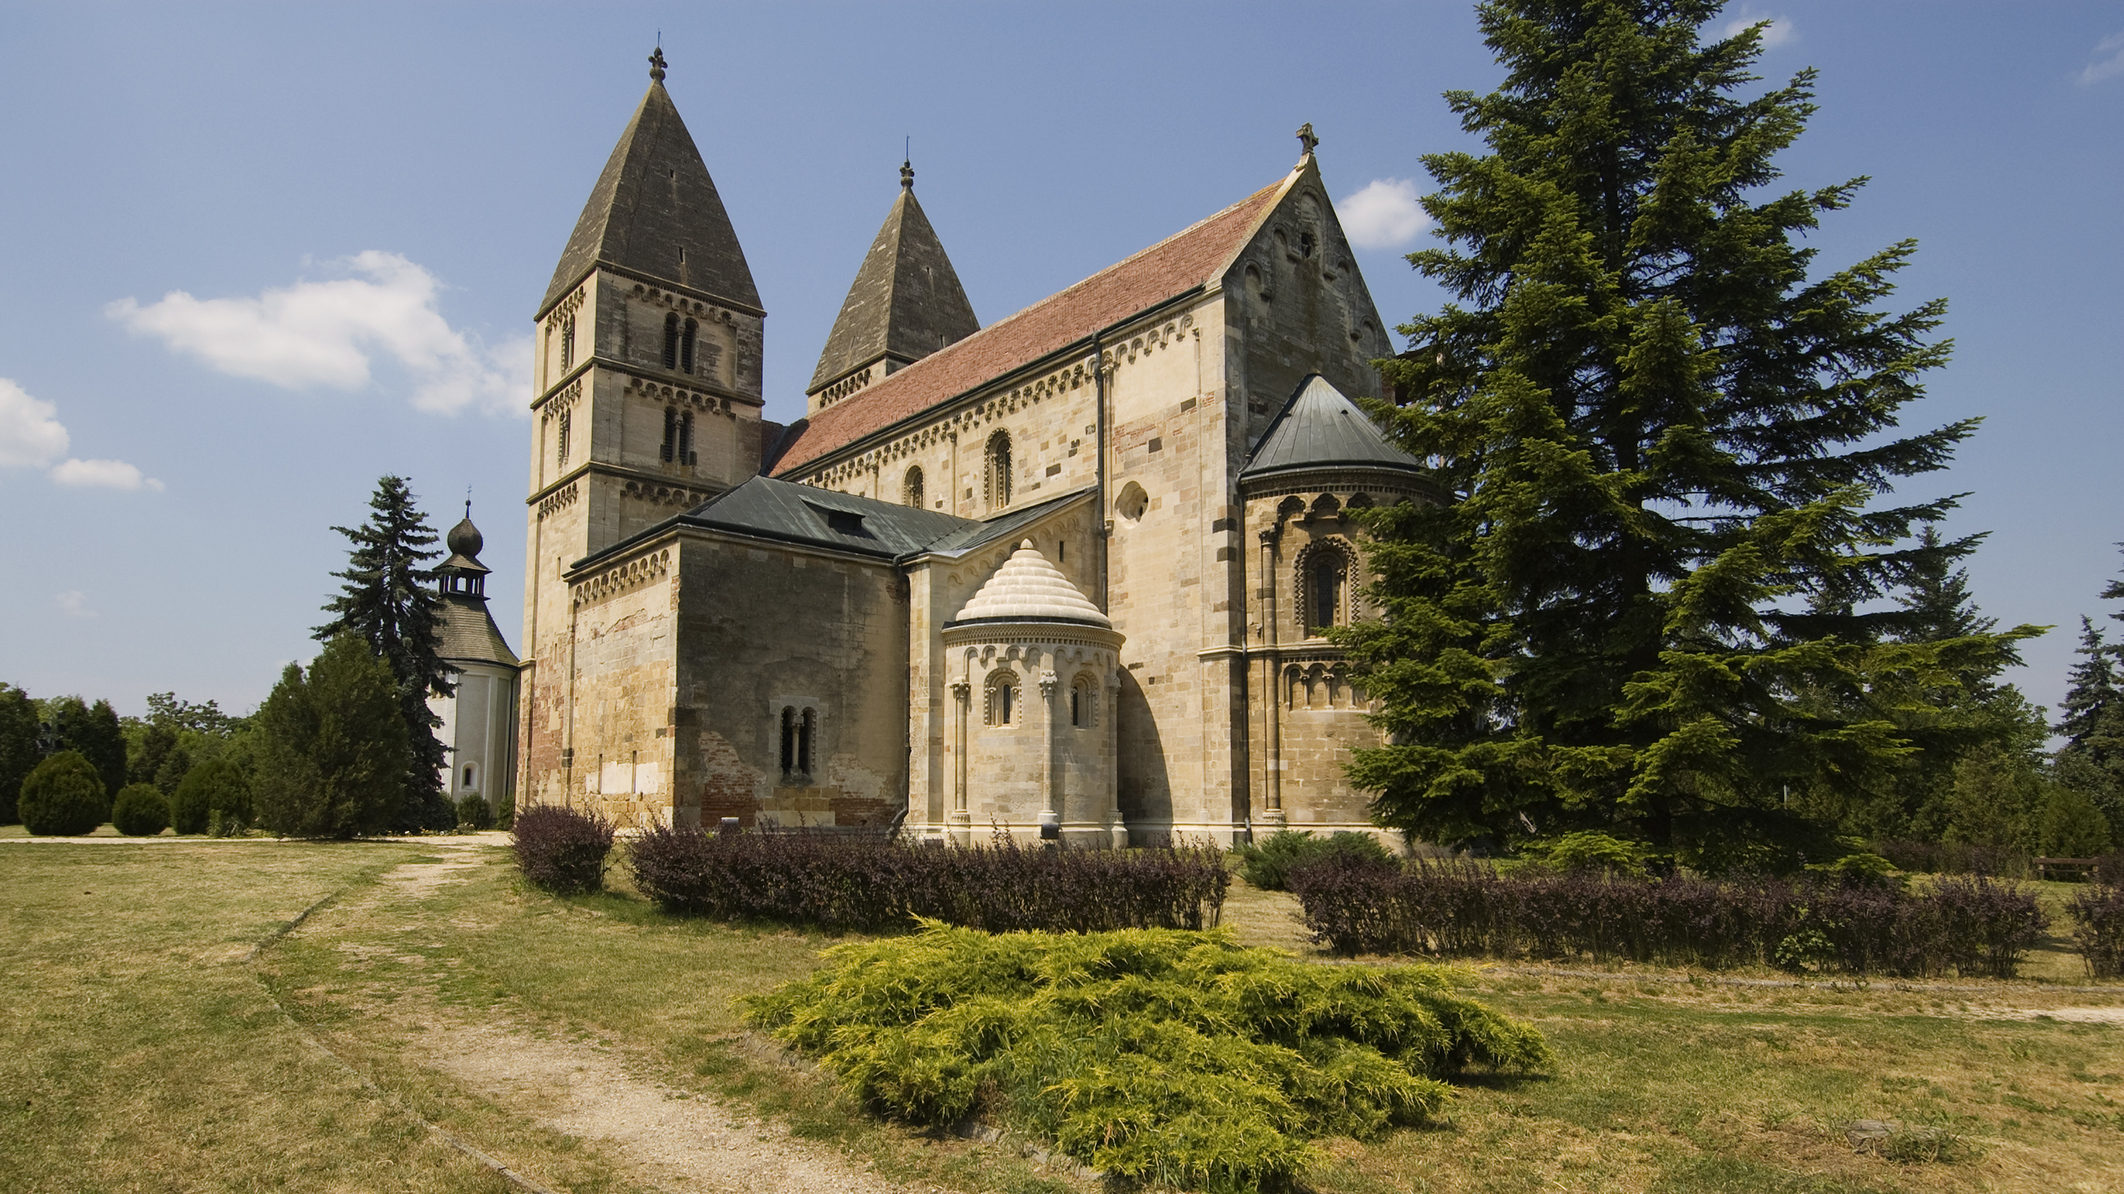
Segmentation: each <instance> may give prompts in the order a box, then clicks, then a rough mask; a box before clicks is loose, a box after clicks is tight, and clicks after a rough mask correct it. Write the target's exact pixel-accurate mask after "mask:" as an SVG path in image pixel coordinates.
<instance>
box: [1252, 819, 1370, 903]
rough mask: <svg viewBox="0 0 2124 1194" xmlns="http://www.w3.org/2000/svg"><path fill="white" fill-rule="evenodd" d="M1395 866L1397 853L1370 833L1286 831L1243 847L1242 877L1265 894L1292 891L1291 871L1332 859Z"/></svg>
mask: <svg viewBox="0 0 2124 1194" xmlns="http://www.w3.org/2000/svg"><path fill="white" fill-rule="evenodd" d="M1331 856H1332V857H1342V858H1352V859H1356V860H1359V861H1368V862H1382V863H1391V862H1393V861H1394V856H1393V854H1391V853H1389V852H1388V850H1387V848H1386V847H1385V846H1382V845H1380V844H1379V839H1378V838H1375V837H1373V836H1372V835H1371V834H1369V833H1348V832H1344V833H1337V834H1335V835H1333V836H1331V837H1314V836H1313V835H1312V834H1311V833H1308V832H1306V831H1304V830H1300V829H1283V830H1278V831H1277V832H1275V833H1272V834H1270V835H1268V836H1267V837H1265V838H1263V839H1261V840H1260V841H1259V842H1256V843H1249V844H1246V845H1243V846H1240V847H1239V876H1240V878H1242V879H1245V880H1246V881H1247V882H1248V883H1251V884H1253V885H1254V886H1255V887H1258V888H1260V889H1261V890H1263V891H1288V890H1290V875H1291V870H1292V869H1293V868H1295V867H1299V866H1303V865H1305V864H1306V863H1309V862H1317V861H1319V860H1320V859H1323V858H1328V857H1331Z"/></svg>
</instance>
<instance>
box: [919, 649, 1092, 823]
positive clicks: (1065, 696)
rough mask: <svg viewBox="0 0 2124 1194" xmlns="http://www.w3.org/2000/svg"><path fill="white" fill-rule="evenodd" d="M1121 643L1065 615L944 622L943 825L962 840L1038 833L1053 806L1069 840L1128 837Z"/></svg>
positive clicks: (1053, 810) (1051, 811)
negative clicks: (1120, 791) (1119, 779)
mask: <svg viewBox="0 0 2124 1194" xmlns="http://www.w3.org/2000/svg"><path fill="white" fill-rule="evenodd" d="M1118 643H1119V638H1118V636H1116V635H1114V634H1113V633H1112V632H1110V631H1105V630H1100V629H1095V628H1092V627H1080V626H1071V625H1065V624H1061V623H1052V624H1050V623H994V624H977V625H970V626H961V627H954V628H952V629H950V630H947V631H945V632H944V650H945V669H946V672H947V675H948V677H949V684H948V686H947V687H948V689H949V691H950V694H951V695H950V702H949V712H948V718H949V723H950V725H949V743H948V745H947V747H946V750H945V764H946V766H947V768H948V769H949V770H950V772H951V774H950V777H949V782H948V789H949V791H948V797H947V803H948V805H949V807H948V809H947V811H946V813H945V817H944V826H943V832H944V834H945V835H947V836H949V838H950V839H951V840H953V841H955V842H958V843H960V844H962V845H963V844H971V843H977V842H980V841H984V840H986V839H987V838H988V837H989V836H990V835H991V834H993V833H995V832H997V831H999V830H1000V831H1001V832H1004V833H1007V834H1009V835H1011V836H1012V837H1015V838H1018V839H1019V840H1021V841H1027V842H1031V841H1037V840H1039V835H1040V824H1041V819H1042V817H1041V815H1042V813H1053V814H1055V815H1056V817H1057V819H1058V821H1059V827H1060V831H1061V841H1062V843H1063V844H1064V845H1065V846H1077V847H1113V846H1120V845H1125V844H1127V842H1128V837H1129V835H1128V831H1127V829H1126V828H1125V827H1124V826H1123V823H1122V818H1121V810H1120V806H1119V803H1118V801H1117V800H1116V791H1117V790H1116V786H1115V779H1116V764H1117V758H1116V753H1117V752H1116V743H1117V736H1116V734H1115V710H1116V703H1117V702H1116V700H1115V697H1116V696H1117V694H1118V685H1117V679H1116V668H1115V663H1116V659H1115V653H1114V648H1115V646H1117V645H1118ZM1006 689H1007V690H1008V692H1007V693H1006V691H1005V690H1006ZM1073 697H1074V701H1073V699H1072V698H1073Z"/></svg>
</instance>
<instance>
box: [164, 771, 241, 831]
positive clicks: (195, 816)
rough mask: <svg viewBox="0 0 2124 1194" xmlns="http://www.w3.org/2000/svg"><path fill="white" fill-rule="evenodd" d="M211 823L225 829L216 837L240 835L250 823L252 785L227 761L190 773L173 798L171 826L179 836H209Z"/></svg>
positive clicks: (171, 801)
mask: <svg viewBox="0 0 2124 1194" xmlns="http://www.w3.org/2000/svg"><path fill="white" fill-rule="evenodd" d="M217 813H218V814H220V815H219V816H218V817H216V816H215V814H217ZM210 821H211V822H218V824H219V825H220V827H221V829H222V832H221V833H218V834H214V836H216V837H228V836H232V835H234V834H237V833H241V832H243V831H244V829H246V828H248V827H249V826H250V823H251V785H250V783H249V781H248V780H247V779H246V778H245V777H244V774H243V769H242V768H240V767H238V766H236V765H235V764H234V763H231V762H229V761H227V760H226V759H208V760H206V761H205V762H203V763H199V764H197V765H195V766H193V767H192V768H190V769H189V770H187V771H186V772H185V773H184V778H183V779H182V780H180V781H178V783H177V791H176V793H175V794H174V795H173V796H171V797H170V824H171V825H172V826H174V827H175V828H176V830H177V832H179V833H208V832H209V831H210Z"/></svg>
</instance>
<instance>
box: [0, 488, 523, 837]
mask: <svg viewBox="0 0 2124 1194" xmlns="http://www.w3.org/2000/svg"><path fill="white" fill-rule="evenodd" d="M333 529H334V530H335V531H338V532H339V533H341V534H343V535H345V536H346V537H347V538H348V540H349V541H350V542H351V544H352V548H351V550H350V552H349V554H348V566H347V568H346V570H344V571H342V572H338V573H335V574H334V575H335V576H337V577H339V578H340V580H341V582H342V585H341V590H340V593H339V594H338V595H337V596H335V597H334V598H332V600H331V601H330V602H328V603H327V605H326V606H325V609H326V612H327V613H329V614H331V615H332V618H331V621H329V622H327V623H326V624H324V625H323V626H320V627H318V628H317V630H316V637H317V639H318V640H319V641H320V642H322V643H323V644H324V647H323V649H322V650H321V651H320V652H319V653H318V654H317V656H316V658H314V659H312V660H311V661H310V662H309V664H308V665H307V666H304V665H302V664H297V663H290V664H289V665H288V666H287V668H286V670H285V671H283V672H282V674H281V678H280V682H279V683H278V684H276V685H275V686H274V687H273V691H272V693H271V694H270V695H268V696H267V697H266V699H265V702H264V703H263V704H261V705H260V706H259V707H258V709H257V710H256V711H255V712H253V713H251V714H250V715H248V716H244V717H232V716H229V715H228V714H225V713H223V712H222V711H221V709H220V708H219V707H217V706H216V705H215V703H214V702H213V701H207V702H205V703H204V704H192V703H189V702H187V701H183V700H180V699H179V698H178V697H177V695H176V694H175V693H171V692H162V693H155V694H153V695H151V696H149V697H148V714H147V716H146V717H124V718H121V717H119V716H118V715H117V713H116V712H115V711H114V710H113V709H112V707H111V704H110V702H109V701H107V700H98V701H96V702H95V703H94V704H93V705H91V704H88V703H87V702H85V701H84V700H83V699H82V698H80V697H78V696H61V697H52V698H48V699H45V700H41V701H39V700H33V699H31V697H30V696H29V694H28V693H26V692H24V691H23V690H22V689H20V688H17V687H14V686H12V685H7V684H0V824H13V823H16V822H22V823H24V824H26V825H27V826H28V827H29V829H30V831H31V832H33V833H42V832H50V833H85V832H88V831H89V830H91V829H94V828H95V827H96V826H98V825H101V824H103V823H104V822H105V821H112V822H113V823H115V824H116V825H117V826H118V828H119V829H120V830H122V831H124V832H127V833H160V832H162V830H163V829H164V828H165V827H169V828H174V829H175V830H176V831H177V832H178V833H181V834H183V833H215V834H225V835H233V834H239V833H244V832H248V831H250V830H251V829H253V828H254V827H255V828H262V829H265V830H268V831H271V832H274V833H279V834H284V835H288V836H299V837H328V838H349V837H356V836H364V835H373V834H382V833H419V832H423V831H445V832H446V831H449V830H453V829H455V828H457V827H458V825H459V823H460V814H459V810H457V809H456V808H454V807H452V805H451V804H450V802H449V800H448V799H447V798H446V796H445V795H444V791H443V781H442V778H441V771H442V769H443V768H444V767H446V766H447V765H448V763H449V754H448V751H447V749H446V748H445V747H444V746H443V745H442V743H441V742H440V741H439V740H438V739H437V738H436V736H435V732H434V731H435V727H436V726H437V725H439V724H440V719H438V718H437V717H436V716H435V714H434V712H433V711H432V710H430V709H429V708H428V703H427V702H428V696H429V694H431V693H440V694H444V695H447V694H448V693H449V692H450V690H451V688H450V672H449V669H448V668H447V667H446V666H445V665H444V663H443V662H442V659H441V657H440V656H439V654H438V651H439V649H440V646H441V641H440V626H439V619H440V611H441V604H442V602H441V597H440V596H439V594H438V593H437V591H436V585H435V581H436V575H435V573H434V571H433V570H432V569H430V568H428V567H426V564H427V562H428V561H430V560H432V559H434V558H435V557H437V556H438V555H440V554H441V553H440V552H438V551H436V550H435V548H434V545H435V542H436V536H435V532H434V531H433V530H432V529H431V528H430V527H429V526H428V524H427V521H426V519H425V518H423V517H422V515H421V514H420V512H419V510H418V508H417V507H416V506H415V503H414V497H413V494H412V492H411V490H410V489H409V488H408V486H407V484H406V482H405V480H404V479H403V478H400V477H394V476H386V477H384V478H382V479H381V480H379V481H378V483H377V487H376V492H375V494H374V495H373V496H372V498H371V501H370V517H369V519H368V521H367V522H365V523H364V524H363V525H361V526H359V527H353V528H348V527H334V528H333ZM473 799H477V798H476V797H475V798H473ZM24 801H28V802H29V803H28V806H27V812H25V806H24ZM495 811H499V812H500V813H501V815H502V816H503V817H505V818H506V817H507V815H508V810H507V809H503V810H495ZM47 813H49V814H50V815H46V814H47ZM489 815H490V810H489V809H488V808H487V806H486V805H485V804H484V802H481V804H480V806H479V807H478V808H477V809H470V810H468V812H467V819H468V820H469V821H470V822H471V823H472V824H473V826H474V827H479V828H484V827H485V825H486V824H487V823H488V816H489Z"/></svg>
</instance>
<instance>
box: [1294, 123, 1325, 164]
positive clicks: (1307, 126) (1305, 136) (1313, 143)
mask: <svg viewBox="0 0 2124 1194" xmlns="http://www.w3.org/2000/svg"><path fill="white" fill-rule="evenodd" d="M1298 144H1300V145H1302V146H1304V147H1305V156H1307V157H1311V156H1313V150H1314V149H1315V148H1317V147H1318V146H1319V144H1320V138H1318V137H1316V136H1314V135H1313V122H1312V121H1310V120H1308V121H1306V122H1305V123H1304V124H1301V125H1299V126H1298Z"/></svg>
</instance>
